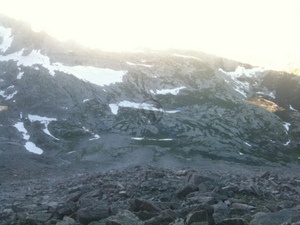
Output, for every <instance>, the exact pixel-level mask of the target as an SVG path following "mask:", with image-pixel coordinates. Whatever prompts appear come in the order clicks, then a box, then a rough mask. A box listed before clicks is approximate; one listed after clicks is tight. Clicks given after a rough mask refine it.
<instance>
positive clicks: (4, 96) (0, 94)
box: [0, 91, 18, 100]
mask: <svg viewBox="0 0 300 225" xmlns="http://www.w3.org/2000/svg"><path fill="white" fill-rule="evenodd" d="M16 94H18V91H14V92H13V93H12V94H9V95H6V94H5V92H4V91H0V96H2V97H3V98H5V100H9V99H12V98H13V97H14V96H15V95H16Z"/></svg>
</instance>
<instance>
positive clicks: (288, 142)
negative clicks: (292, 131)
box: [283, 140, 291, 146]
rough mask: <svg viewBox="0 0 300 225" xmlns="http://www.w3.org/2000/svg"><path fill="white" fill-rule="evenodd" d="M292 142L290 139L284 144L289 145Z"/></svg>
mask: <svg viewBox="0 0 300 225" xmlns="http://www.w3.org/2000/svg"><path fill="white" fill-rule="evenodd" d="M290 143H291V140H288V141H287V142H286V143H285V144H283V145H284V146H288V145H289V144H290Z"/></svg>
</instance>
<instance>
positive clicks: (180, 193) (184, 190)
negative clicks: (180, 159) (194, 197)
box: [175, 184, 194, 198]
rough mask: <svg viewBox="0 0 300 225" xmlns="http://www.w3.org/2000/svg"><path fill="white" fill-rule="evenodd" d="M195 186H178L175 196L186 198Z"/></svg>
mask: <svg viewBox="0 0 300 225" xmlns="http://www.w3.org/2000/svg"><path fill="white" fill-rule="evenodd" d="M193 191H194V188H193V187H192V186H191V185H189V184H188V185H185V186H183V187H180V188H178V189H177V190H176V191H175V196H176V197H178V198H184V197H186V196H187V195H188V194H189V193H191V192H193Z"/></svg>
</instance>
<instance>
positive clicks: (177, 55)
mask: <svg viewBox="0 0 300 225" xmlns="http://www.w3.org/2000/svg"><path fill="white" fill-rule="evenodd" d="M173 56H176V57H181V58H185V59H197V60H200V61H202V62H203V60H202V59H200V58H198V57H195V56H190V55H180V54H173Z"/></svg>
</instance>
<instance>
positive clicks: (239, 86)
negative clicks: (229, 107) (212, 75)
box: [219, 66, 265, 97]
mask: <svg viewBox="0 0 300 225" xmlns="http://www.w3.org/2000/svg"><path fill="white" fill-rule="evenodd" d="M219 71H220V72H221V73H223V74H226V75H227V76H228V77H229V78H230V79H231V80H232V81H233V89H234V90H235V91H237V92H239V93H240V94H241V95H243V96H244V97H247V92H248V91H249V89H250V85H249V83H248V82H243V81H240V80H238V78H239V77H241V76H246V77H253V76H254V77H255V76H256V75H257V73H262V72H264V71H265V69H264V68H261V67H256V68H252V69H246V68H244V67H242V66H238V67H237V68H236V70H235V71H233V72H226V71H224V70H223V69H222V68H219ZM225 81H226V82H227V83H229V81H228V80H227V79H225Z"/></svg>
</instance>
